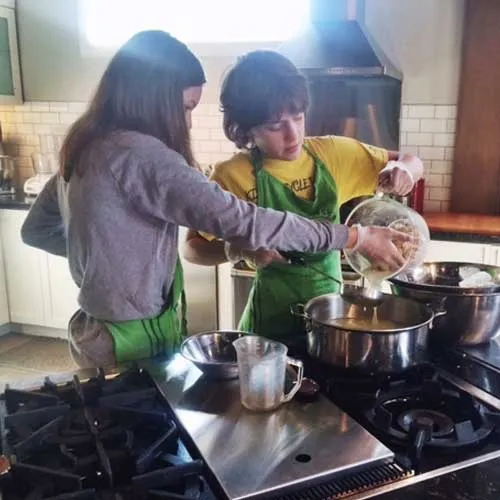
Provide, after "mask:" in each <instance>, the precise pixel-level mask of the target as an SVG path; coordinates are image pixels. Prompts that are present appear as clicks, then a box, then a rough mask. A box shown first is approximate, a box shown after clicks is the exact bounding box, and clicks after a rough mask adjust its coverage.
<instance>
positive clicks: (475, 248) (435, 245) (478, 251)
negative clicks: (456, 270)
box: [425, 240, 486, 264]
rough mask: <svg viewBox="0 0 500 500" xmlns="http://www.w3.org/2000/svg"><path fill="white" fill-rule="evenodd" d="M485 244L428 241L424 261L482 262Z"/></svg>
mask: <svg viewBox="0 0 500 500" xmlns="http://www.w3.org/2000/svg"><path fill="white" fill-rule="evenodd" d="M485 254H486V246H485V245H483V244H480V243H461V242H456V241H435V240H432V241H431V242H430V243H429V249H428V251H427V256H426V258H425V260H426V262H470V263H472V264H482V263H484V261H485Z"/></svg>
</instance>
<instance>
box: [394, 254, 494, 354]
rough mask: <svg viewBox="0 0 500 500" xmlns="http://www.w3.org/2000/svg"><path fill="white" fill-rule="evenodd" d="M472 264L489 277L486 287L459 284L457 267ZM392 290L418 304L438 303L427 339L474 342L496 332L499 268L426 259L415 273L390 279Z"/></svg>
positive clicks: (487, 337)
mask: <svg viewBox="0 0 500 500" xmlns="http://www.w3.org/2000/svg"><path fill="white" fill-rule="evenodd" d="M465 267H469V268H470V267H474V268H477V269H478V270H479V271H485V272H487V273H488V274H490V275H491V277H492V278H493V280H492V283H491V285H490V286H482V287H481V286H476V287H461V286H459V283H460V281H461V279H462V277H461V270H463V269H464V268H465ZM390 282H391V288H392V292H393V293H394V294H395V295H397V296H399V297H405V298H409V299H413V300H416V301H419V302H421V303H426V304H433V303H440V304H441V307H442V308H443V309H444V310H445V311H446V313H447V314H446V315H445V316H442V317H440V318H438V319H436V321H435V323H434V325H433V328H432V332H431V336H430V341H432V342H437V343H446V344H460V345H476V344H482V343H485V342H489V341H490V340H492V339H493V338H495V337H496V336H497V335H498V334H499V333H500V267H496V266H488V265H484V264H469V263H464V262H429V263H426V264H424V265H423V266H422V268H421V269H419V272H418V273H414V274H413V275H409V276H397V277H395V278H392V279H391V280H390Z"/></svg>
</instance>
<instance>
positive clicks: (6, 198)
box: [0, 190, 36, 210]
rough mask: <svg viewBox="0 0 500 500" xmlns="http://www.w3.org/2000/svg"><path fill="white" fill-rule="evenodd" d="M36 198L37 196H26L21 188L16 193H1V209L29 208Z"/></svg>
mask: <svg viewBox="0 0 500 500" xmlns="http://www.w3.org/2000/svg"><path fill="white" fill-rule="evenodd" d="M35 200H36V197H35V196H26V195H25V194H24V192H23V191H21V190H19V191H16V193H15V194H0V209H2V208H3V209H7V210H29V209H30V207H31V205H33V202H34V201H35Z"/></svg>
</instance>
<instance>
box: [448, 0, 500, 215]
mask: <svg viewBox="0 0 500 500" xmlns="http://www.w3.org/2000/svg"><path fill="white" fill-rule="evenodd" d="M499 45H500V2H499V1H498V0H467V1H466V8H465V16H464V35H463V44H462V65H461V75H460V92H459V101H458V108H457V134H456V139H455V154H454V164H453V185H452V192H451V210H452V211H453V212H462V213H476V214H498V213H500V183H499V182H498V181H497V179H498V176H499V175H500V141H499V140H498V138H499V136H500V93H499V92H498V82H499V81H500V50H498V47H499Z"/></svg>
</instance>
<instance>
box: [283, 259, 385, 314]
mask: <svg viewBox="0 0 500 500" xmlns="http://www.w3.org/2000/svg"><path fill="white" fill-rule="evenodd" d="M280 254H281V255H282V256H283V257H285V259H287V261H288V263H289V264H290V265H294V266H308V267H309V269H312V270H313V271H315V272H317V273H318V274H321V276H324V277H325V278H328V279H331V280H332V281H335V283H338V284H339V285H340V287H341V289H342V288H343V286H344V284H343V283H342V281H340V280H338V279H337V278H335V277H334V276H331V275H330V274H328V273H325V272H324V271H323V270H321V269H318V268H317V267H316V266H313V265H311V264H310V263H308V262H306V260H305V259H304V258H303V257H301V256H297V255H295V254H293V253H291V252H280ZM355 289H356V290H355ZM346 298H347V299H348V300H350V301H352V303H354V304H358V305H361V306H364V307H377V306H378V305H379V304H380V303H381V302H382V300H383V299H384V295H383V294H382V292H381V291H380V290H378V289H376V288H373V287H352V288H351V293H350V294H349V295H348V296H347V297H346Z"/></svg>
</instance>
